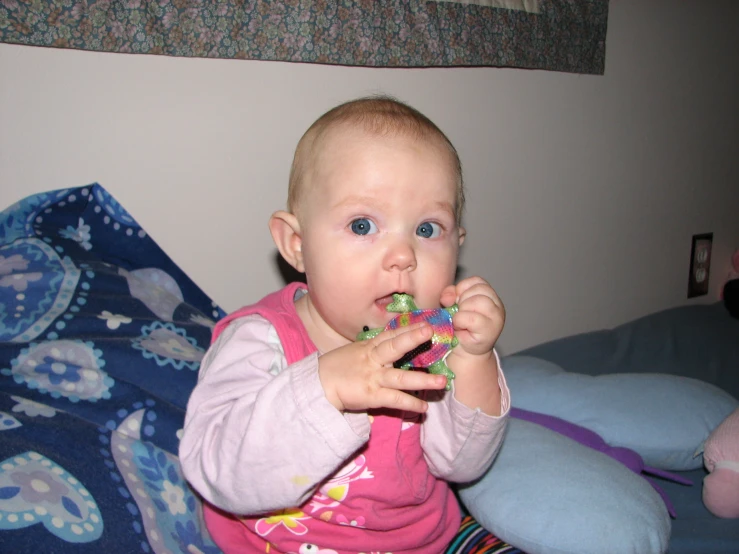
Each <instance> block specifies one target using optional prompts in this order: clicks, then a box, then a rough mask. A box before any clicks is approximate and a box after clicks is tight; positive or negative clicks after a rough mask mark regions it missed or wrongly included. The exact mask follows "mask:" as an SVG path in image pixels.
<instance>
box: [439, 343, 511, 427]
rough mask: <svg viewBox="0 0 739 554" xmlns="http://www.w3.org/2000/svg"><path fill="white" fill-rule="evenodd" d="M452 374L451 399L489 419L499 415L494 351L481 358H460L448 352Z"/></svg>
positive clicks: (499, 395)
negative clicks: (452, 396) (481, 413)
mask: <svg viewBox="0 0 739 554" xmlns="http://www.w3.org/2000/svg"><path fill="white" fill-rule="evenodd" d="M448 364H449V367H450V368H451V369H452V371H454V374H455V376H456V378H455V379H454V397H455V398H456V399H457V400H458V401H459V402H461V403H462V404H464V405H465V406H467V407H468V408H470V409H472V410H475V409H478V408H479V409H480V411H482V412H483V413H485V414H487V415H490V416H499V415H501V410H502V408H501V390H500V383H499V371H500V366H499V360H498V356H497V355H496V353H495V352H494V351H492V352H490V353H489V355H485V356H464V355H459V354H457V353H455V352H452V353H451V354H450V355H449V359H448Z"/></svg>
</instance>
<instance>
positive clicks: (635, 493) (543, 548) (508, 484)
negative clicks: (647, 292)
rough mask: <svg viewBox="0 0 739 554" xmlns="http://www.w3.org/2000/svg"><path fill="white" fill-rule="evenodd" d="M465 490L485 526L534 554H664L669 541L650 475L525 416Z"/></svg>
mask: <svg viewBox="0 0 739 554" xmlns="http://www.w3.org/2000/svg"><path fill="white" fill-rule="evenodd" d="M459 494H460V498H461V499H462V502H463V503H464V504H465V506H466V507H467V509H468V510H469V512H470V514H471V515H472V516H474V517H475V519H476V520H477V521H478V522H479V523H480V524H481V525H482V526H483V527H485V528H486V529H487V530H488V531H490V532H492V533H493V534H495V535H496V536H498V537H500V538H501V539H502V540H504V541H506V542H508V543H510V544H512V545H515V546H516V547H518V548H520V549H522V550H524V551H525V552H528V553H529V554H633V553H634V552H649V553H651V554H659V553H663V552H665V551H666V550H667V546H668V543H669V538H670V531H671V523H670V517H669V515H668V513H667V509H666V508H665V504H664V502H663V501H662V499H661V498H660V496H659V495H658V494H657V493H656V492H655V490H654V489H653V488H652V486H651V485H650V484H649V483H648V482H647V481H646V480H645V479H643V478H642V477H640V476H639V475H637V474H636V473H633V472H632V471H631V470H629V469H628V468H627V467H626V466H624V465H623V464H621V463H619V462H617V461H615V460H613V459H612V458H610V457H608V456H606V455H605V454H602V453H600V452H597V451H596V450H593V449H591V448H588V447H586V446H583V445H581V444H579V443H577V442H575V441H573V440H572V439H570V438H567V437H565V436H563V435H560V434H558V433H555V432H554V431H551V430H549V429H546V428H545V427H542V426H540V425H537V424H535V423H530V422H528V421H523V420H520V419H515V418H511V420H510V422H509V427H508V433H507V435H506V438H505V440H504V441H503V445H502V447H501V450H500V453H499V454H498V457H497V458H496V460H495V463H494V464H493V466H492V467H491V468H490V470H488V472H487V473H486V474H485V475H484V476H483V477H482V478H481V479H480V480H478V481H476V482H475V483H472V484H468V485H464V486H462V487H460V490H459Z"/></svg>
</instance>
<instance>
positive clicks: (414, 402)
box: [375, 389, 428, 414]
mask: <svg viewBox="0 0 739 554" xmlns="http://www.w3.org/2000/svg"><path fill="white" fill-rule="evenodd" d="M375 407H376V408H389V409H391V410H403V411H406V412H418V413H421V414H422V413H424V412H426V410H428V403H427V402H426V401H425V400H422V399H420V398H417V397H415V396H413V395H412V394H408V393H407V392H403V391H401V390H395V389H380V390H379V391H378V392H377V398H376V405H375Z"/></svg>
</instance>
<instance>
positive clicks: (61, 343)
mask: <svg viewBox="0 0 739 554" xmlns="http://www.w3.org/2000/svg"><path fill="white" fill-rule="evenodd" d="M222 315H223V312H222V311H221V310H220V309H219V308H218V307H217V306H215V305H214V304H213V302H212V301H211V300H210V298H208V297H207V296H206V295H205V294H204V293H203V292H202V291H201V290H200V289H199V288H198V287H197V286H196V285H195V284H194V283H193V282H192V281H191V280H190V279H189V278H188V277H187V275H185V274H184V273H183V272H182V271H181V270H180V269H179V268H178V267H177V265H175V264H174V263H173V262H172V260H171V259H170V258H169V257H168V256H167V255H166V254H165V253H164V252H163V251H162V250H161V249H160V248H159V247H158V246H157V244H156V243H155V242H154V241H153V240H152V239H151V238H150V237H149V236H148V235H147V233H146V232H145V231H144V230H143V229H142V228H141V227H140V226H139V225H138V224H137V223H136V221H135V220H134V219H133V218H132V217H131V216H130V215H129V214H128V213H127V212H126V210H125V209H124V208H123V207H122V206H121V205H119V204H118V203H117V202H116V201H115V199H113V198H112V197H111V196H110V194H108V192H107V191H105V189H103V188H102V187H101V186H99V185H97V184H95V185H91V186H88V187H80V188H75V189H69V190H62V191H55V192H52V193H47V194H38V195H35V196H32V197H30V198H27V199H25V200H23V201H21V202H19V203H17V204H15V205H13V206H11V207H10V208H8V209H7V210H5V211H4V212H2V213H1V214H0V431H1V432H2V434H1V435H0V437H2V438H1V439H0V544H4V545H12V546H13V547H12V548H11V549H10V550H6V549H5V547H2V548H0V550H3V551H8V552H9V551H13V552H60V551H66V550H65V547H68V548H69V549H70V550H72V551H74V552H95V553H99V552H103V551H108V552H131V553H133V552H140V551H143V552H151V551H152V550H153V551H155V552H163V551H171V552H197V551H200V552H204V553H209V552H219V550H218V549H217V548H216V547H215V546H214V545H213V543H212V542H211V540H210V539H209V537H208V535H207V533H206V532H204V526H203V524H202V520H201V513H200V508H199V506H200V504H199V502H198V501H197V499H196V497H195V496H194V495H193V493H192V492H191V491H190V489H189V488H188V487H187V486H186V484H185V483H184V481H183V479H182V475H181V473H180V470H179V466H178V464H177V458H176V453H177V443H178V438H177V435H178V433H179V432H180V429H181V428H182V424H183V418H184V412H185V407H186V403H187V399H188V396H189V393H190V391H191V389H192V387H193V386H194V384H195V382H196V379H197V370H198V367H199V362H200V359H201V358H202V356H203V353H204V351H205V349H206V348H207V346H208V343H209V340H210V332H211V328H212V326H213V323H214V320H216V319H218V318H219V317H221V316H222ZM65 543H66V544H65ZM69 543H73V544H69ZM193 547H195V548H196V549H197V550H195V549H193Z"/></svg>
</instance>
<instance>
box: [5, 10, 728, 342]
mask: <svg viewBox="0 0 739 554" xmlns="http://www.w3.org/2000/svg"><path fill="white" fill-rule="evenodd" d="M610 5H611V7H610V17H609V22H608V24H609V28H608V40H607V58H606V73H605V75H604V76H583V75H572V74H565V73H554V72H545V71H527V70H515V69H495V68H480V69H465V68H460V69H414V70H410V69H409V70H397V69H387V70H385V69H369V68H346V67H329V66H319V65H300V64H287V63H272V62H253V61H236V60H203V59H177V58H167V57H154V56H142V55H121V54H98V53H89V52H77V51H71V50H55V49H41V48H31V47H19V46H12V45H0V206H6V205H9V204H11V203H12V202H14V201H16V200H18V199H20V198H22V197H24V196H26V195H28V194H30V193H33V192H39V191H44V190H49V189H56V188H63V187H69V186H77V185H82V184H88V183H91V182H94V181H97V182H100V183H101V184H102V185H103V186H105V187H106V188H107V189H108V190H109V191H110V192H111V193H112V194H113V195H114V196H115V197H116V198H117V199H118V200H119V201H120V202H121V203H122V204H123V206H124V207H125V208H126V209H128V210H129V212H131V213H132V214H133V216H134V217H136V218H137V219H138V220H139V222H140V223H141V224H142V226H143V227H144V228H145V229H146V230H147V231H148V232H149V233H150V234H151V235H152V236H153V237H154V238H155V240H157V241H158V242H159V244H160V245H161V246H162V247H163V248H164V250H165V251H166V252H168V253H169V254H170V255H171V256H172V258H173V259H174V260H175V261H177V262H178V263H179V264H180V265H181V266H182V267H183V268H184V270H185V271H186V272H188V274H190V275H191V276H192V277H193V278H194V280H195V281H196V282H197V283H198V284H200V285H201V286H202V287H203V288H204V289H205V290H206V292H208V293H209V294H210V295H211V296H212V297H213V298H214V299H215V300H216V301H218V302H219V303H220V304H221V305H222V306H223V307H224V308H225V309H233V308H235V307H237V306H239V305H240V304H243V303H246V302H249V301H252V300H255V299H257V298H258V297H259V296H260V295H262V294H265V293H267V292H269V291H271V290H272V289H274V288H276V287H277V286H279V285H280V284H281V280H280V278H279V274H278V272H277V266H276V263H275V250H274V248H273V246H272V244H271V240H270V237H269V234H268V231H267V219H268V216H269V214H270V213H271V212H272V211H274V210H276V209H279V208H282V207H283V204H284V201H285V195H286V182H287V175H288V168H289V164H290V160H291V157H292V150H293V148H294V146H295V143H296V142H297V140H298V138H299V137H300V135H301V134H302V132H303V131H304V129H305V128H306V127H307V126H308V125H309V124H310V123H311V122H312V121H313V120H314V119H315V118H316V117H317V116H318V115H320V114H321V113H322V112H323V111H325V110H326V109H328V108H330V107H332V106H333V105H335V104H337V103H339V102H341V101H344V100H347V99H350V98H353V97H356V96H359V95H364V94H367V93H372V92H377V91H384V92H387V93H391V94H394V95H396V96H398V97H399V98H401V99H403V100H406V101H408V102H410V103H411V104H413V105H414V106H416V107H417V108H419V109H420V110H421V111H423V112H425V113H426V114H427V115H429V116H430V117H431V118H432V119H433V120H435V121H436V122H437V123H438V124H439V126H440V127H441V128H442V129H444V130H445V131H446V132H447V134H448V135H449V136H450V138H451V139H452V141H453V142H455V144H456V146H457V147H458V149H459V151H460V153H461V156H462V161H463V163H464V166H465V174H466V180H467V184H468V198H469V206H468V209H467V214H466V226H467V228H468V231H469V235H468V241H467V243H466V245H465V248H464V251H463V257H462V261H461V263H462V265H463V268H464V274H465V275H470V274H481V275H483V276H484V277H486V278H488V279H489V280H490V281H491V282H492V283H493V285H494V286H495V287H496V289H497V290H498V292H499V294H500V295H501V297H502V298H503V299H504V301H505V303H506V305H507V308H508V322H507V326H506V329H505V331H504V333H503V336H502V338H501V342H500V345H501V347H502V350H503V351H504V352H505V353H512V352H514V351H516V350H517V349H520V348H523V347H525V346H529V345H532V344H536V343H538V342H541V341H543V340H547V339H551V338H555V337H559V336H563V335H567V334H570V333H573V332H579V331H585V330H589V329H594V328H600V327H604V326H611V325H614V324H618V323H621V322H624V321H626V320H628V319H630V318H632V317H636V316H640V315H643V314H646V313H649V312H653V311H656V310H659V309H662V308H666V307H670V306H675V305H680V304H684V303H688V302H706V301H715V300H716V298H717V295H718V290H719V286H720V284H721V281H722V278H723V276H724V275H725V274H726V273H727V271H728V267H729V256H730V253H731V252H732V251H733V249H735V248H737V247H739V217H737V208H738V207H739V161H738V160H739V156H737V146H739V117H738V108H737V101H738V100H739V71H738V69H739V64H738V62H737V53H739V33H737V32H736V22H737V21H739V3H738V2H734V1H733V0H724V1H719V0H711V1H703V0H690V1H688V0H681V1H679V2H674V1H668V0H663V1H656V0H650V1H639V0H628V1H627V0H611V3H610ZM708 231H713V232H714V233H715V235H714V237H715V238H714V263H713V267H712V282H711V293H710V295H709V296H708V297H704V298H700V299H697V300H690V301H688V300H687V299H686V290H687V274H688V259H689V255H690V239H691V236H692V235H693V234H695V233H701V232H708ZM234 248H235V249H236V252H237V254H236V255H234V253H233V251H234Z"/></svg>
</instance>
